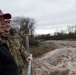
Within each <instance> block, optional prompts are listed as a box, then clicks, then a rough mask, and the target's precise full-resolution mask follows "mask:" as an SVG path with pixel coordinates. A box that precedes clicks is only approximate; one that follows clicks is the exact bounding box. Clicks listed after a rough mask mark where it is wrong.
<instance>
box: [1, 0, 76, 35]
mask: <svg viewBox="0 0 76 75" xmlns="http://www.w3.org/2000/svg"><path fill="white" fill-rule="evenodd" d="M0 9H1V10H2V11H3V12H9V13H11V14H12V16H13V17H15V16H25V17H30V18H34V19H35V21H36V24H35V25H36V28H35V29H36V33H37V34H46V33H53V32H54V31H55V30H57V29H61V28H63V29H64V28H65V27H67V26H68V25H75V24H76V0H0Z"/></svg>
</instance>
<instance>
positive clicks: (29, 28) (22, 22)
mask: <svg viewBox="0 0 76 75" xmlns="http://www.w3.org/2000/svg"><path fill="white" fill-rule="evenodd" d="M13 27H15V28H16V27H18V28H19V32H20V33H21V34H22V35H23V34H27V33H28V32H29V34H30V35H31V36H34V30H35V20H34V19H33V18H25V17H14V18H13Z"/></svg>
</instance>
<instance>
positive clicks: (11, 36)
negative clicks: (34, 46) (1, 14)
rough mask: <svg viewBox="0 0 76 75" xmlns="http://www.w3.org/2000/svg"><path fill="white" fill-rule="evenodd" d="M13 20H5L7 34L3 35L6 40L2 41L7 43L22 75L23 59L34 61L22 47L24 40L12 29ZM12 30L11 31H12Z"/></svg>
mask: <svg viewBox="0 0 76 75" xmlns="http://www.w3.org/2000/svg"><path fill="white" fill-rule="evenodd" d="M10 22H11V20H9V19H5V23H6V25H5V32H4V34H3V36H4V37H6V39H7V40H6V39H2V40H3V42H6V43H7V45H8V47H9V50H10V52H11V54H12V56H13V57H14V59H15V61H16V63H17V65H18V67H19V71H20V75H22V70H23V68H24V61H23V58H24V59H26V60H27V61H29V60H32V55H31V54H29V53H27V52H26V51H25V48H24V46H23V45H22V44H23V43H22V38H21V37H20V36H19V35H18V33H17V32H16V31H15V30H14V29H12V28H11V24H10ZM10 29H11V30H10Z"/></svg>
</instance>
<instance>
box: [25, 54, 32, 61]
mask: <svg viewBox="0 0 76 75" xmlns="http://www.w3.org/2000/svg"><path fill="white" fill-rule="evenodd" d="M26 60H27V62H29V61H32V60H33V58H32V54H30V55H29V56H28V57H27V58H26Z"/></svg>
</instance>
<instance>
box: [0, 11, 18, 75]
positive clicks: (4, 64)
mask: <svg viewBox="0 0 76 75" xmlns="http://www.w3.org/2000/svg"><path fill="white" fill-rule="evenodd" d="M10 18H11V14H9V13H6V14H4V13H3V12H2V11H1V10H0V75H19V71H18V67H17V64H16V62H15V60H14V58H13V57H12V55H11V53H10V51H9V48H8V46H7V44H6V43H4V42H2V40H1V39H2V34H3V33H4V29H5V22H4V19H10Z"/></svg>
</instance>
